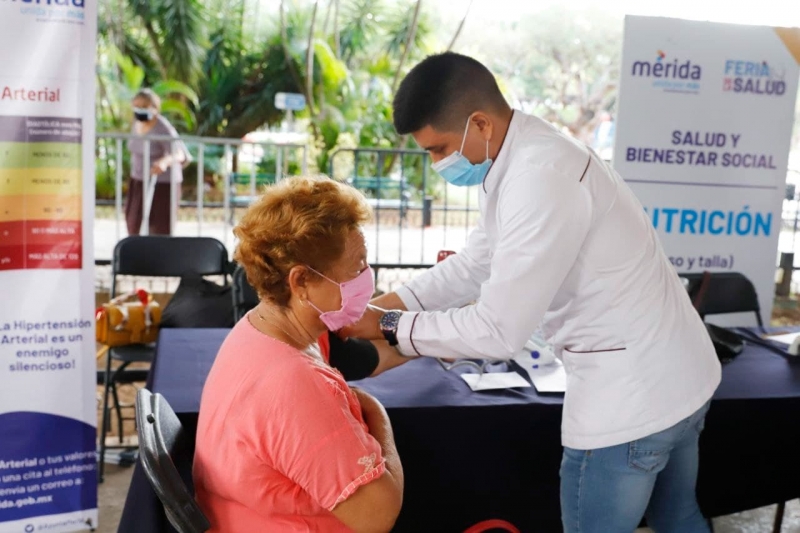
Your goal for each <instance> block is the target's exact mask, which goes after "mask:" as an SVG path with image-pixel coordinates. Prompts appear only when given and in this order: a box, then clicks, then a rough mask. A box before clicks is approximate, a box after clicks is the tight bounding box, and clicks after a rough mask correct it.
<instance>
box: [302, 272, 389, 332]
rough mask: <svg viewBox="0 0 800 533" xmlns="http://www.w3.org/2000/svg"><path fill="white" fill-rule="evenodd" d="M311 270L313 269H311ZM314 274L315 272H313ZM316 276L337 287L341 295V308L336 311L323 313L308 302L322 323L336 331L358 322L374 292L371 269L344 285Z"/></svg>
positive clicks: (324, 276)
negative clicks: (317, 313) (317, 312)
mask: <svg viewBox="0 0 800 533" xmlns="http://www.w3.org/2000/svg"><path fill="white" fill-rule="evenodd" d="M308 268H311V267H308ZM311 270H314V269H313V268H311ZM314 272H317V271H316V270H314ZM317 274H319V275H320V276H322V277H323V278H325V279H326V280H328V281H330V282H331V283H335V284H336V285H338V286H339V292H340V293H341V294H342V308H341V309H338V310H336V311H323V310H322V309H320V308H319V307H317V306H316V305H314V304H313V303H312V302H311V300H309V301H308V303H309V304H311V307H313V308H314V309H316V310H317V311H319V319H320V320H322V323H323V324H325V326H326V327H327V328H328V329H329V330H330V331H338V330H340V329H342V328H343V327H345V326H349V325H350V324H355V323H356V322H358V320H359V319H360V318H361V317H362V316H363V314H364V311H366V310H367V304H368V303H369V300H370V298H372V294H373V293H374V292H375V278H374V276H373V274H372V269H371V268H370V267H367V268H366V269H365V270H364V271H363V272H362V273H361V274H359V275H358V276H356V277H355V278H353V279H351V280H350V281H345V282H344V283H338V282H336V281H334V280H332V279H331V278H329V277H328V276H326V275H325V274H323V273H321V272H317Z"/></svg>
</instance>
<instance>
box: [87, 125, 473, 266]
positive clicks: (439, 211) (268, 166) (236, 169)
mask: <svg viewBox="0 0 800 533" xmlns="http://www.w3.org/2000/svg"><path fill="white" fill-rule="evenodd" d="M134 138H136V139H140V140H142V141H144V148H145V153H144V159H145V160H146V161H147V160H149V154H150V151H151V149H152V145H153V144H154V143H157V142H161V143H164V142H167V143H170V145H171V150H172V152H173V153H175V152H177V151H178V150H180V149H181V144H180V143H183V145H186V146H187V147H188V149H189V152H190V153H191V154H192V163H191V166H190V167H183V168H182V166H181V165H180V164H175V165H173V167H172V172H171V176H172V181H171V182H172V184H173V186H172V187H171V196H172V198H173V199H174V201H172V202H171V206H172V212H171V221H172V224H171V227H172V234H174V235H196V236H211V237H215V238H218V239H219V240H221V241H222V242H223V243H224V244H226V245H228V246H229V249H232V248H233V246H232V244H233V242H232V241H233V234H232V228H233V226H234V225H235V224H236V221H237V219H238V216H239V215H240V214H241V213H242V212H243V211H244V209H245V208H246V207H247V206H249V205H250V203H251V202H252V201H253V200H254V199H255V198H256V197H257V195H258V191H259V190H260V188H261V187H262V186H264V185H266V184H269V183H274V182H276V181H279V180H280V179H282V178H283V177H284V176H289V175H295V174H304V173H307V172H308V168H309V166H310V165H309V150H308V148H307V147H306V146H305V145H303V144H279V143H272V142H257V141H243V140H241V139H220V138H209V137H193V136H181V137H178V138H172V137H164V136H147V137H144V138H142V137H139V136H134V135H131V134H126V133H100V134H98V136H97V146H96V155H97V173H98V178H99V179H98V183H99V184H105V185H106V186H108V185H113V188H111V189H107V192H111V191H112V190H113V200H112V199H108V198H107V199H98V200H97V202H96V210H95V211H96V221H95V241H96V244H95V255H96V257H98V258H99V259H108V258H110V257H111V251H112V250H113V246H114V244H115V243H116V242H117V241H119V240H120V239H121V238H122V237H124V236H126V235H127V231H126V228H125V225H124V223H123V221H124V213H123V205H124V200H125V198H124V194H123V192H124V179H125V178H126V177H127V175H128V171H129V170H128V169H129V168H130V154H129V152H128V150H127V143H128V141H130V140H131V139H134ZM326 170H327V171H328V174H329V175H330V176H331V177H332V178H334V179H337V180H339V181H344V182H346V183H349V184H350V185H352V186H353V187H355V188H357V189H359V190H361V191H362V192H363V193H364V194H365V196H366V197H367V201H368V202H369V203H370V205H371V206H372V209H373V215H374V217H373V220H372V222H371V223H369V224H368V225H367V226H366V227H365V234H366V236H367V238H368V249H369V259H370V261H371V262H372V263H378V264H391V265H406V264H411V265H416V264H431V263H433V262H434V261H435V258H436V256H437V253H438V251H439V250H442V249H460V248H461V247H462V246H463V245H464V243H465V242H466V238H467V235H468V233H469V231H470V230H471V229H472V227H474V226H475V224H476V223H477V219H478V206H477V200H476V198H477V192H476V191H472V190H468V189H464V188H458V187H453V186H451V185H448V184H446V182H444V180H443V179H442V178H441V177H439V176H438V175H437V174H435V173H434V172H432V171H431V170H430V159H429V156H428V154H427V152H425V151H422V150H394V149H383V148H353V149H339V150H336V151H335V152H333V153H331V154H330V157H329V165H328V168H327V169H326ZM181 178H183V194H184V197H183V198H180V199H178V196H179V194H180V191H181V187H180V186H178V185H177V183H178V182H179V181H180V179H181ZM210 180H212V181H213V180H216V181H215V182H214V183H213V185H209V181H210ZM143 183H146V184H148V185H147V187H145V191H146V194H145V198H144V204H145V206H144V210H143V211H144V213H145V215H146V214H147V213H149V211H150V206H151V205H152V198H153V194H154V190H155V184H156V177H155V176H151V175H150V168H149V165H144V168H143ZM220 185H221V186H220ZM99 189H100V187H98V190H99ZM191 189H194V191H192V190H191ZM187 191H188V195H187ZM143 219H144V220H143V223H142V227H141V228H140V234H146V232H147V229H148V227H147V223H146V220H147V217H143Z"/></svg>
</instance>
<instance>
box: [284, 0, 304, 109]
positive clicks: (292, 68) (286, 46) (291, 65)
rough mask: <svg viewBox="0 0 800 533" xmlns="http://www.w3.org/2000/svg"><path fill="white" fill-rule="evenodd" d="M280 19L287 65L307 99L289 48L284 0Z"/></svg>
mask: <svg viewBox="0 0 800 533" xmlns="http://www.w3.org/2000/svg"><path fill="white" fill-rule="evenodd" d="M278 19H279V22H280V27H281V44H282V45H283V55H284V58H285V59H286V67H287V68H288V69H289V72H290V73H291V75H292V78H293V79H294V82H295V84H296V85H297V90H298V91H300V92H302V93H304V96H305V97H306V100H308V95H307V94H305V85H304V84H303V80H301V79H300V74H299V73H298V72H297V68H296V67H295V64H294V58H292V52H291V50H289V37H288V35H287V34H286V18H285V16H284V12H283V0H281V2H280V4H279V6H278Z"/></svg>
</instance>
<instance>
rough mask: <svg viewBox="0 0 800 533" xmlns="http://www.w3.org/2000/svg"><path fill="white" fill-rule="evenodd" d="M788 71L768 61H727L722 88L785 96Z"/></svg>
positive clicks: (728, 90)
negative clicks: (785, 79)
mask: <svg viewBox="0 0 800 533" xmlns="http://www.w3.org/2000/svg"><path fill="white" fill-rule="evenodd" d="M785 76H786V71H785V70H784V69H783V68H781V69H778V68H776V67H774V66H772V65H770V64H769V63H767V62H766V61H761V62H758V61H742V60H736V59H728V60H727V61H725V77H724V78H723V79H722V90H723V91H726V92H734V93H749V94H759V95H767V96H783V95H784V93H786V82H785V81H784V78H785Z"/></svg>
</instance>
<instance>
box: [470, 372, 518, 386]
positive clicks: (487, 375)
mask: <svg viewBox="0 0 800 533" xmlns="http://www.w3.org/2000/svg"><path fill="white" fill-rule="evenodd" d="M461 379H463V380H464V381H466V382H467V385H469V388H470V389H472V390H473V391H481V390H491V389H512V388H515V387H530V386H531V384H530V383H528V382H527V381H526V380H525V378H523V377H522V376H520V375H519V374H518V373H516V372H484V373H483V374H461Z"/></svg>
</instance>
